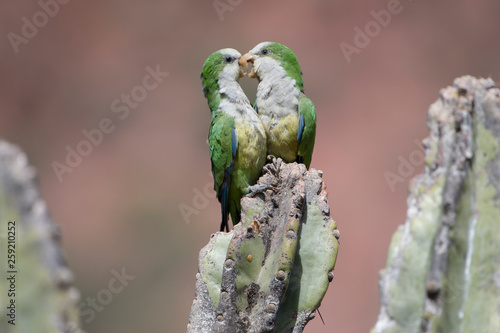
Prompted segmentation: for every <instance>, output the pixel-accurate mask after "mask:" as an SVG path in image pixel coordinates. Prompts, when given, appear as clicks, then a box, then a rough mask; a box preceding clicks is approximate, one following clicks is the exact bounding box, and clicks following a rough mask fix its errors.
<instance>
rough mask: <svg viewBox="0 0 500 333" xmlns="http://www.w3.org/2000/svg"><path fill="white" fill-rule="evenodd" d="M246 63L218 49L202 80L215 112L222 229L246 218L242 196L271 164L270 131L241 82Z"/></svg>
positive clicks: (212, 136) (213, 151)
mask: <svg viewBox="0 0 500 333" xmlns="http://www.w3.org/2000/svg"><path fill="white" fill-rule="evenodd" d="M240 65H241V66H244V67H246V65H247V63H246V61H245V60H244V59H243V58H241V54H240V53H239V52H238V51H236V50H234V49H222V50H219V51H217V52H215V53H213V54H212V55H210V57H208V59H207V60H206V61H205V64H204V66H203V71H202V73H201V80H202V84H203V92H204V94H205V97H206V98H207V101H208V106H209V108H210V111H211V113H212V122H211V124H210V131H209V134H208V144H209V146H210V159H211V160H212V175H213V177H214V189H215V191H216V192H217V198H218V199H219V202H220V204H221V212H222V222H221V226H220V230H221V231H224V229H226V230H227V231H229V223H228V221H229V213H231V219H232V221H233V225H235V224H237V223H238V222H239V221H240V219H241V216H240V214H241V205H240V200H241V198H242V196H243V195H246V194H248V193H249V192H250V191H253V190H252V189H251V185H254V184H255V183H256V182H257V180H258V178H259V176H260V174H261V172H262V168H263V166H264V164H265V163H266V156H267V155H266V153H267V146H266V142H267V141H266V131H265V129H264V126H263V125H262V122H261V121H260V119H259V117H258V115H257V113H256V112H255V110H254V109H253V108H252V106H251V104H250V101H249V100H248V98H247V96H246V95H245V93H244V92H243V90H242V89H241V87H240V85H239V84H238V80H239V78H240V77H242V76H244V73H243V71H242V70H241V68H240Z"/></svg>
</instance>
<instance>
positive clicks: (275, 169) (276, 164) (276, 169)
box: [263, 155, 283, 177]
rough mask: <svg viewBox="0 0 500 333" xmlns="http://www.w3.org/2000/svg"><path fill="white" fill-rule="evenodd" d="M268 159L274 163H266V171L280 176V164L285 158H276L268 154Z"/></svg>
mask: <svg viewBox="0 0 500 333" xmlns="http://www.w3.org/2000/svg"><path fill="white" fill-rule="evenodd" d="M267 159H268V160H269V161H270V162H272V163H270V164H267V165H265V166H264V168H263V169H264V171H265V172H268V173H270V174H272V175H273V176H275V177H279V174H280V166H281V163H282V162H283V160H282V159H281V158H280V157H278V158H276V157H274V156H273V155H269V156H267Z"/></svg>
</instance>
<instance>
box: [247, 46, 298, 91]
mask: <svg viewBox="0 0 500 333" xmlns="http://www.w3.org/2000/svg"><path fill="white" fill-rule="evenodd" d="M242 59H244V61H247V62H252V63H253V68H252V71H251V72H250V73H249V74H248V76H249V77H257V78H258V79H259V80H264V79H265V78H266V77H267V76H270V75H273V72H275V71H276V70H277V69H283V70H285V72H286V75H287V76H289V77H291V78H292V79H294V80H295V81H296V83H297V87H298V88H299V89H300V90H302V89H303V84H302V73H301V71H300V66H299V63H298V61H297V57H296V56H295V54H294V53H293V51H292V50H290V49H289V48H288V47H286V46H285V45H283V44H280V43H275V42H262V43H260V44H258V45H257V46H255V47H254V48H253V49H252V50H250V51H249V52H248V53H247V54H245V55H244V56H243V57H242Z"/></svg>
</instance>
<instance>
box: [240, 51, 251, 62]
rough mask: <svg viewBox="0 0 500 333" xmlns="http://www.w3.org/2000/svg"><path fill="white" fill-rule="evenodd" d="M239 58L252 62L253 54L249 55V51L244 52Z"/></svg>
mask: <svg viewBox="0 0 500 333" xmlns="http://www.w3.org/2000/svg"><path fill="white" fill-rule="evenodd" d="M241 59H244V60H245V62H251V63H252V64H253V60H254V59H253V55H251V54H250V53H246V54H244V55H243V56H242V57H241Z"/></svg>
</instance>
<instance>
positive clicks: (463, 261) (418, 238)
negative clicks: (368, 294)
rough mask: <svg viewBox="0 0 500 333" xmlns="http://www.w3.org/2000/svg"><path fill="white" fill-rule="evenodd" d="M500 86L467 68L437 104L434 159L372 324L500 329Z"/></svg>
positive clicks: (418, 183)
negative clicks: (377, 314)
mask: <svg viewBox="0 0 500 333" xmlns="http://www.w3.org/2000/svg"><path fill="white" fill-rule="evenodd" d="M499 119H500V90H499V89H498V88H495V86H494V82H493V81H492V80H491V79H476V78H473V77H470V76H464V77H461V78H458V79H456V80H455V82H454V85H453V86H452V87H448V88H446V89H443V90H442V91H441V93H440V96H439V99H438V100H437V101H436V102H435V103H434V104H433V105H432V106H431V107H430V109H429V117H428V126H429V128H430V136H429V138H427V139H426V140H425V141H424V146H425V149H426V168H425V172H424V174H423V175H420V176H417V177H416V178H414V179H413V181H412V183H411V184H410V195H409V198H408V216H407V219H406V222H405V224H404V225H403V226H400V227H399V228H398V230H397V231H396V233H395V234H394V236H393V238H392V241H391V244H390V247H389V253H388V256H387V266H386V268H385V269H384V270H383V271H382V272H381V279H380V299H381V310H380V314H379V317H378V321H377V323H376V325H375V327H374V329H373V330H372V332H375V333H382V332H384V333H388V332H391V333H392V332H404V333H412V332H448V333H451V332H500V311H499V309H500V251H499V250H498V244H500V154H499V152H500V150H499V145H500V121H499Z"/></svg>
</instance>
